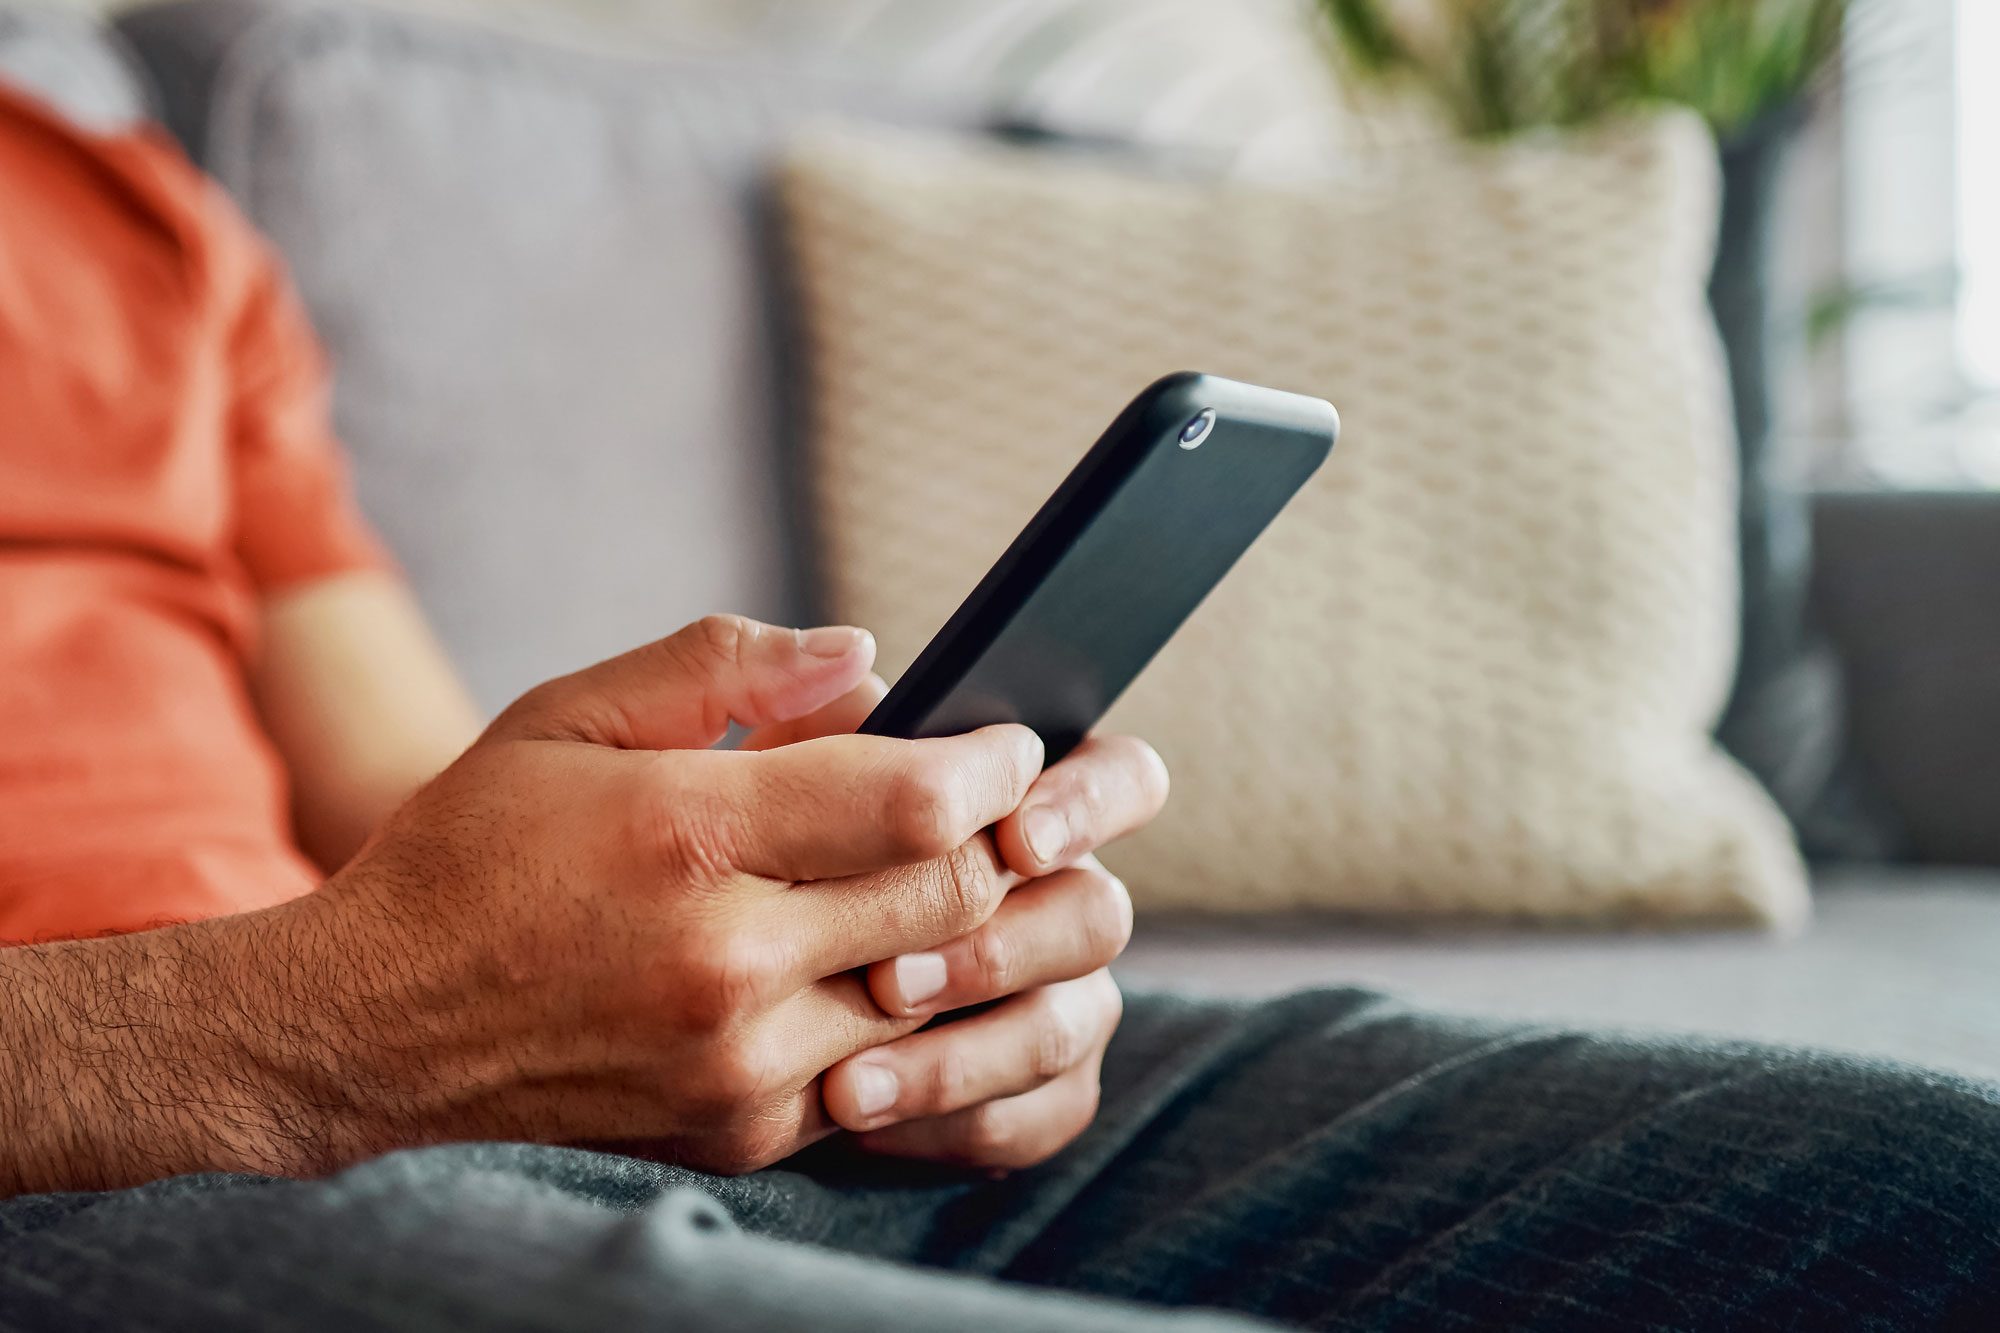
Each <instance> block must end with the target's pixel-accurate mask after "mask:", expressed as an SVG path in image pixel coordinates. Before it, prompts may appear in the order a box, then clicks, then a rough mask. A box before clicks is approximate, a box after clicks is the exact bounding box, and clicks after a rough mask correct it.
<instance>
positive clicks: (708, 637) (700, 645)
mask: <svg viewBox="0 0 2000 1333" xmlns="http://www.w3.org/2000/svg"><path fill="white" fill-rule="evenodd" d="M675 637H676V638H680V639H684V640H685V646H686V647H687V648H688V649H690V650H692V651H693V652H694V653H696V654H698V655H699V656H701V657H703V658H705V659H707V660H708V661H710V662H720V663H734V662H740V661H741V660H742V659H743V655H744V652H745V651H746V650H747V649H748V647H749V645H750V643H751V641H752V640H754V639H755V638H756V637H757V631H756V627H755V626H754V625H752V624H751V623H750V621H748V620H746V619H744V618H743V617H742V616H728V615H710V616H703V617H702V618H701V619H700V620H697V621H695V622H694V624H692V625H689V626H688V627H687V628H686V629H684V630H682V631H681V633H680V634H679V635H677V636H675Z"/></svg>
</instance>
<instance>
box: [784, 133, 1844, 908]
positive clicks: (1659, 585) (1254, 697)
mask: <svg viewBox="0 0 2000 1333" xmlns="http://www.w3.org/2000/svg"><path fill="white" fill-rule="evenodd" d="M1377 165H1378V167H1379V170H1378V171H1376V172H1374V173H1372V174H1369V175H1367V176H1365V177H1357V179H1356V180H1355V181H1354V182H1353V183H1351V184H1350V185H1348V186H1346V187H1345V188H1342V189H1339V190H1328V191H1319V192H1313V193H1302V192H1301V193H1294V192H1285V191H1279V190H1253V189H1247V188H1243V187H1241V186H1235V187H1224V186H1219V185H1209V184H1199V183H1196V184H1190V183H1185V182H1174V181H1166V180H1158V179H1147V178H1143V177H1140V176H1135V175H1130V174H1123V173H1119V172H1113V171H1110V170H1105V169H1102V168H1099V167H1096V166H1091V165H1086V164H1079V163H1077V162H1074V161H1058V160H1051V159H1047V158H1037V157H1033V156H1030V155H1025V154H1020V153H1017V152H1014V151H1011V150H1006V149H1000V148H995V147H992V146H988V145H967V144H964V143H961V142H954V141H947V140H942V139H937V138H919V137H911V136H884V135H882V134H880V133H866V132H856V131H845V132H843V131H833V132H829V133H826V134H822V135H820V136H817V137H815V138H813V139H812V140H810V141H809V142H807V143H805V144H803V145H801V146H800V147H799V149H798V150H797V151H796V152H795V153H794V154H793V155H792V157H791V159H790V162H789V165H788V167H787V169H786V174H785V180H784V185H783V194H784V198H785V201H786V204H787V212H788V216H789V222H790V232H791V237H792V246H793V249H794V251H795V254H796V258H797V264H798V269H799V275H800V285H801V289H802V292H803V297H804V303H805V306H806V318H807V322H808V325H809V327H810V329H811V332H812V335H813V339H814V353H815V359H816V366H815V374H814V400H815V430H816V439H815V444H814V451H813V452H814V477H813V485H814V488H815V492H816V494H817V497H818V500H819V506H820V514H821V527H822V531H823V535H824V541H825V547H826V550H825V558H826V568H827V570H828V573H829V577H830V580H831V589H830V590H831V593H832V596H833V599H834V601H835V604H836V607H837V609H838V611H839V612H840V613H841V614H842V615H843V616H845V617H846V618H849V619H852V620H854V621H856V622H857V623H861V624H865V625H868V626H870V627H872V628H874V629H875V631H876V632H877V634H878V635H879V636H880V638H881V641H882V644H883V649H884V659H885V667H886V668H887V669H888V670H890V671H891V672H893V671H896V670H899V669H901V668H902V667H903V666H904V665H905V664H906V663H908V662H909V660H910V659H911V658H912V656H913V655H914V654H915V653H916V652H917V650H918V649H920V648H921V647H922V646H923V644H924V643H925V642H926V641H927V639H928V637H929V636H930V634H931V633H932V632H933V631H934V630H935V629H936V628H937V627H938V626H939V625H940V624H941V623H942V622H943V621H944V619H945V617H946V616H947V615H948V614H949V613H950V612H951V610H952V609H953V608H954V607H955V606H956V604H957V603H958V601H959V599H960V598H961V597H962V596H963V595H964V594H965V593H966V591H967V590H969V589H970V587H971V586H972V584H973V582H974V581H975V580H976V579H977V577H978V576H979V575H980V574H981V573H982V572H983V571H984V569H985V568H986V566H987V565H988V563H989V562H990V561H991V560H992V559H993V558H994V557H995V556H996V555H997V554H998V553H999V551H1000V550H1001V549H1002V548H1003V547H1004V546H1005V544H1006V543H1007V541H1008V540H1009V539H1011V538H1012V536H1013V535H1014V533H1015V532H1016V531H1017V530H1018V528H1019V527H1020V525H1021V524H1022V522H1023V521H1025V519H1026V518H1027V517H1028V515H1029V514H1030V513H1031V512H1032V511H1033V510H1034V508H1035V507H1036V505H1037V504H1038V503H1039V502H1040V501H1041V500H1042V499H1043V498H1044V497H1045V496H1046V495H1047V494H1048V492H1049V490H1050V489H1051V488H1052V487H1053V486H1054V484H1055V483H1056V481H1057V480H1059V479H1060V478H1061V476H1062V475H1063V474H1064V472H1065V471H1066V470H1067V469H1068V467H1069V466H1070V465H1071V463H1072V462H1073V461H1074V460H1075V458H1076V457H1077V456H1078V454H1079V453H1080V452H1081V451H1082V449H1083V448H1084V447H1085V446H1086V445H1087V444H1088V443H1089V442H1090V440H1091V439H1092V438H1094V436H1095V434H1096V433H1097V432H1098V431H1099V430H1101V429H1102V428H1103V426H1104V425H1105V424H1106V423H1107V422H1108V421H1109V420H1110V419H1111V417H1112V416H1113V415H1114V414H1115V412H1116V411H1117V409H1118V408H1119V407H1120V406H1121V405H1122V403H1123V401H1124V400H1125V399H1126V398H1127V397H1129V395H1130V394H1132V393H1133V392H1134V391H1136V390H1137V389H1138V388H1139V387H1140V386H1141V385H1143V384H1145V383H1147V382H1149V381H1150V380H1152V379H1153V378H1155V377H1156V376H1157V375H1159V374H1161V373H1162V372H1164V371H1168V370H1173V369H1179V368H1195V369H1201V370H1208V371H1213V372H1216V373H1219V374H1223V375H1228V376H1232V377H1237V378H1244V379H1251V380H1259V381H1263V382H1267V383H1271V384H1274V385H1277V386H1279V387H1282V388H1287V389H1293V390H1298V391H1301V392H1307V393H1312V394H1316V395H1320V396H1323V397H1326V398H1329V399H1331V400H1332V401H1334V402H1335V403H1336V404H1338V405H1339V406H1340V407H1341V409H1342V412H1343V415H1344V418H1345V422H1346V435H1345V438H1344V439H1343V441H1342V444H1341V445H1340V447H1339V448H1338V449H1337V450H1336V451H1335V454H1334V457H1333V459H1332V460H1331V461H1330V462H1329V464H1328V465H1327V467H1326V468H1325V469H1323V470H1322V472H1321V474H1320V476H1319V477H1318V478H1316V479H1315V481H1314V482H1313V483H1311V484H1310V485H1309V487H1308V488H1307V490H1306V491H1305V492H1304V493H1302V494H1301V496H1300V497H1299V499H1298V500H1297V501H1296V502H1295V505H1294V507H1293V509H1292V510H1291V511H1289V512H1288V513H1287V514H1286V515H1285V516H1284V517H1283V518H1281V519H1280V520H1279V522H1278V524H1277V525H1276V526H1274V527H1273V529H1272V530H1271V532H1270V533H1269V534H1268V535H1267V536H1266V538H1265V540H1264V541H1263V542H1262V543H1261V544H1260V545H1259V546H1258V547H1257V548H1256V549H1255V550H1254V551H1252V552H1251V554H1250V555H1249V557H1248V558H1246V559H1245V561H1244V562H1243V563H1242V565H1240V566H1239V567H1238V569H1237V571H1236V572H1235V573H1234V574H1233V575H1232V576H1231V577H1230V578H1229V579H1228V581H1227V582H1226V583H1225V584H1224V586H1223V587H1222V588H1221V589H1220V590H1218V592H1217V593H1216V594H1215V595H1214V597H1213V598H1212V599H1211V600H1210V602H1209V603H1208V604H1207V605H1206V606H1204V607H1203V609H1202V610H1201V611H1200V612H1198V613H1197V615H1196V617H1195V619H1194V620H1193V621H1192V622H1191V623H1190V624H1189V625H1188V627H1187V628H1186V629H1185V630H1184V631H1183V632H1182V633H1181V635H1180V636H1179V637H1178V638H1177V639H1176V640H1175V641H1174V642H1173V643H1172V644H1171V645H1170V646H1169V647H1168V648H1167V650H1166V651H1165V652H1164V653H1163V654H1162V655H1161V657H1160V658H1159V659H1158V660H1157V661H1156V662H1155V664H1154V665H1153V666H1152V667H1151V668H1150V669H1149V670H1148V672H1147V673H1146V675H1145V676H1144V677H1142V678H1141V680H1140V682H1139V683H1138V684H1137V685H1136V686H1135V687H1134V688H1133V690H1132V692H1131V693H1130V694H1129V695H1128V696H1127V698H1126V699H1125V700H1124V702H1122V703H1121V704H1120V705H1119V707H1118V708H1117V709H1116V710H1115V712H1114V714H1113V717H1112V719H1111V724H1110V725H1112V726H1115V727H1117V728H1120V729H1124V730H1129V731H1134V732H1137V733H1139V734H1142V735H1145V736H1147V737H1149V738H1150V739H1152V740H1153V741H1154V742H1155V743H1156V744H1158V745H1159V747H1160V748H1161V750H1162V751H1163V753H1164V754H1165V755H1166V758H1167V760H1168V763H1169V765H1170V766H1171V767H1172V768H1173V770H1174V774H1175V795H1174V800H1173V803H1172V805H1171V806H1170V808H1169V813H1168V814H1167V815H1166V817H1165V818H1163V819H1162V820H1161V821H1160V822H1159V823H1158V824H1157V825H1156V826H1155V827H1154V828H1152V829H1151V830H1149V831H1148V832H1147V833H1145V834H1144V835H1142V836H1141V837H1139V838H1137V839H1134V840H1133V841H1132V842H1131V843H1130V844H1129V845H1126V846H1123V847H1120V848H1118V849H1116V850H1115V851H1114V852H1113V854H1112V855H1111V856H1110V857H1108V858H1107V859H1108V860H1109V861H1110V862H1111V864H1112V865H1113V868H1114V869H1116V870H1118V871H1119V872H1120V873H1121V874H1122V875H1123V876H1125V878H1126V879H1127V880H1128V882H1129V883H1130V885H1131V888H1132V892H1133V894H1134V896H1135V897H1136V898H1137V899H1138V900H1139V901H1140V902H1141V903H1143V904H1146V905H1151V906H1161V905H1170V906H1173V907H1178V908H1193V909H1204V908H1206V909H1217V910H1241V909H1282V908H1293V907H1299V906H1311V907H1320V908H1334V909H1344V910H1351V911H1356V912H1363V913H1378V914H1390V913H1412V914H1450V915H1456V914H1489V915H1500V916H1518V917H1528V918H1540V919H1546V920H1564V921H1586V922H1608V921H1627V920H1662V919H1678V920H1708V921H1758V922H1766V923H1777V924H1788V923H1792V922H1795V921H1797V920H1798V919H1799V918H1800V917H1801V916H1802V915H1803V913H1804V911H1805V908H1806V893H1805V880H1804V875H1803V871H1802V868H1801V865H1800V863H1799V859H1798V856H1797V853H1796V851H1795V849H1794V847H1793V845H1792V843H1791V841H1790V837H1789V832H1788V830H1787V828H1786V826H1785V824H1784V821H1783V819H1782V817H1781V816H1780V815H1779V813H1778V812H1777V810H1776V809H1775V808H1774V807H1773V806H1772V804H1771V802H1770V801H1769V799H1768V798H1767V797H1766V796H1765V794H1764V793H1763V791H1762V790H1761V789H1760V788H1758V787H1757V786H1756V785H1755V783H1754V782H1752V781H1751V780H1750V779H1749V778H1748V777H1747V776H1746V775H1745V774H1744V773H1743V772H1742V771H1741V770H1740V769H1739V768H1737V767H1736V765H1735V764H1734V763H1733V762H1732V761H1730V760H1729V759H1727V758H1726V757H1725V756H1724V755H1723V754H1722V753H1721V752H1720V751H1719V750H1718V749H1717V748H1716V747H1715V745H1714V743H1713V741H1712V740H1711V739H1710V734H1709V733H1710V730H1711V728H1712V726H1713V724H1714V722H1715V718H1716V714H1717V712H1718V710H1719V709H1720V707H1721V704H1722V700H1723V696H1724V693H1725V691H1726V689H1727V687H1728V684H1729V680H1730V675H1731V671H1732V667H1733V661H1734V658H1733V653H1734V625H1735V613H1736V595H1735V585H1734V576H1735V566H1734V546H1733V533H1734V513H1733V508H1732V505H1733V495H1734V480H1733V472H1734V462H1733V457H1732V453H1731V443H1730V432H1729V428H1728V425H1727V419H1726V417H1727V407H1726V402H1725V392H1724V385H1723V379H1722V371H1721V366H1720V359H1719V352H1718V348H1717V345H1716V339H1715V334H1714V331H1713V327H1712V325H1711V324H1710V322H1709V320H1708V316H1707V312H1706V310H1705V308H1704V305H1703V285H1704V282H1705V280H1706V277H1707V269H1708V264H1709V254H1710V243H1711V235H1712V231H1713V225H1714V224H1713V218H1714V215H1715V214H1714V209H1715V189H1716V185H1715V163H1714V157H1713V150H1712V148H1711V146H1710V145H1709V143H1708V141H1707V139H1706V137H1705V135H1704V134H1703V132H1702V130H1701V129H1700V127H1699V126H1698V125H1696V124H1694V123H1693V122H1692V121H1688V120H1681V119H1668V120H1662V121H1657V122H1646V123H1638V124H1632V125H1626V126H1621V127H1618V128H1617V129H1615V130H1611V131H1607V132H1603V133H1601V134H1598V135H1596V136H1595V137H1590V138H1577V139H1555V140H1548V141H1540V142H1531V143H1525V144H1520V145H1515V146H1508V147H1501V148H1493V149H1484V150H1477V151H1471V150H1437V151H1434V152H1432V153H1430V154H1428V155H1424V156H1415V155H1405V156H1403V157H1401V158H1398V159H1397V160H1395V161H1385V162H1382V163H1379V164H1377Z"/></svg>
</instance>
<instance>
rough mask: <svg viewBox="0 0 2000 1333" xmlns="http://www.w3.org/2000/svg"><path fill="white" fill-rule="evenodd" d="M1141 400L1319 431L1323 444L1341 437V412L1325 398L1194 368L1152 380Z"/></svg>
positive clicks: (1184, 410)
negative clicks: (1250, 382) (1323, 437)
mask: <svg viewBox="0 0 2000 1333" xmlns="http://www.w3.org/2000/svg"><path fill="white" fill-rule="evenodd" d="M1142 398H1143V399H1145V400H1150V401H1152V402H1154V403H1157V404H1161V405H1162V406H1163V407H1165V408H1170V409H1171V412H1170V413H1169V415H1172V414H1183V413H1184V414H1185V415H1188V416H1192V415H1193V414H1194V413H1196V412H1199V411H1203V410H1205V409H1207V408H1214V409H1216V410H1217V411H1219V412H1222V413H1223V414H1225V415H1228V416H1235V417H1239V418H1243V419H1246V420H1252V421H1259V422H1263V423H1265V424H1267V425H1272V426H1282V427H1285V428H1288V429H1292V430H1305V431H1312V432H1315V433H1322V434H1324V435H1325V436H1326V441H1327V445H1328V447H1331V446H1332V445H1333V444H1334V442H1335V441H1337V440H1338V439H1339V438H1340V412H1339V410H1338V409H1336V408H1335V407H1334V405H1333V404H1332V403H1330V402H1328V401H1327V400H1326V399H1324V398H1315V397H1313V396H1311V395H1310V394H1302V393H1290V392H1287V391H1286V390H1284V389H1272V388H1267V387H1265V386H1263V385H1260V384H1246V383H1244V382H1243V381H1241V380H1232V379H1228V378H1225V377H1224V376H1221V375H1210V374H1206V373H1204V372H1202V371H1198V370H1183V371H1179V372H1177V373H1175V374H1172V375H1167V376H1164V377H1163V378H1161V379H1159V380H1156V381H1154V383H1153V385H1152V386H1151V387H1150V388H1149V389H1147V391H1146V393H1145V394H1144V395H1142Z"/></svg>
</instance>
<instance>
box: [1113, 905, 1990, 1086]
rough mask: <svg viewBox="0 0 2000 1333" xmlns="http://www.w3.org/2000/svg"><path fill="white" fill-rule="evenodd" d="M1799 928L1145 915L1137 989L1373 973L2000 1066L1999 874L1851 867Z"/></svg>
mask: <svg viewBox="0 0 2000 1333" xmlns="http://www.w3.org/2000/svg"><path fill="white" fill-rule="evenodd" d="M1814 888H1815V899H1816V906H1815V915H1814V920H1813V922H1812V924H1811V925H1810V926H1809V927H1808V928H1807V930H1806V931H1805V932H1804V933H1803V934H1801V935H1799V936H1797V937H1796V938H1792V939H1771V938H1758V937H1754V936H1745V935H1732V934H1723V933H1716V934H1686V935H1654V936H1640V935H1590V934H1581V933H1577V934H1560V935H1549V934H1517V933H1509V932H1504V931H1498V930H1477V931H1474V930H1445V929H1437V930H1425V931H1416V930H1403V931H1390V930H1387V929H1384V928H1383V927H1381V926H1380V925H1363V924H1360V923H1354V922H1347V921H1340V920H1335V919H1331V918H1324V917H1322V918H1297V917H1294V918H1285V919H1282V920H1276V921H1273V920H1262V919H1259V920H1242V919H1228V918H1210V919H1202V918H1189V917H1178V918H1177V917H1171V916H1164V915H1149V914H1143V913H1142V914H1141V916H1140V919H1139V925H1138V931H1137V934H1136V937H1135V938H1134V940H1133V943H1132V947H1131V949H1130V950H1129V951H1128V952H1127V953H1126V956H1125V960H1124V962H1123V964H1122V965H1121V967H1120V968H1119V974H1120V977H1121V979H1122V980H1123V981H1124V982H1125V983H1126V984H1127V985H1128V986H1131V987H1137V988H1146V989H1177V990H1186V991H1196V992H1201V993H1205V994H1218V995H1237V996H1262V995H1273V994H1278V993H1281V992H1285V991H1291V990H1297V989H1300V988H1302V987H1308V986H1324V985H1361V986H1370V987H1375V988H1377V989H1381V990H1387V991H1392V992H1395V993H1397V994H1400V995H1403V996H1406V997H1408V998H1410V999H1413V1000H1418V1001H1421V1002H1424V1003H1427V1004H1432V1005H1436V1006H1438V1007H1440V1008H1446V1009H1456V1010H1463V1011H1472V1012H1477V1013H1481V1014H1488V1015H1493V1016H1498V1017H1510V1018H1521V1019H1528V1020H1532V1021H1537V1022H1550V1023H1561V1024H1571V1025H1576V1024H1585V1025H1590V1026H1607V1025H1608V1026H1613V1027H1631V1028H1650V1029H1664V1030H1673V1031H1685V1032H1699V1033H1706V1034H1712V1035H1721V1036H1730V1037H1749V1038H1755V1039H1757V1040H1761V1041H1770V1042H1777V1043H1780V1044H1783V1045H1798V1046H1818V1047H1824V1048H1828V1049H1832V1050H1840V1051H1847V1052H1852V1053H1857V1054H1862V1055H1871V1056H1889V1057H1894V1058H1897V1059H1903V1060H1910V1061H1914V1062H1916V1063H1919V1064H1927V1065H1934V1066H1937V1067H1941V1068H1946V1069H1952V1070H1956V1071H1959V1072H1962V1073H1967V1074H1973V1075H1978V1076H1981V1077H1986V1078H2000V980H1996V978H2000V965H1996V962H1995V960H1996V959H2000V871H1991V870H1986V871H1953V870H1932V869H1922V870H1918V869H1887V868H1881V869H1859V868H1852V869H1841V870H1835V871H1829V872H1823V873H1822V874H1821V875H1820V876H1819V878H1818V880H1817V882H1816V883H1815V886H1814Z"/></svg>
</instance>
